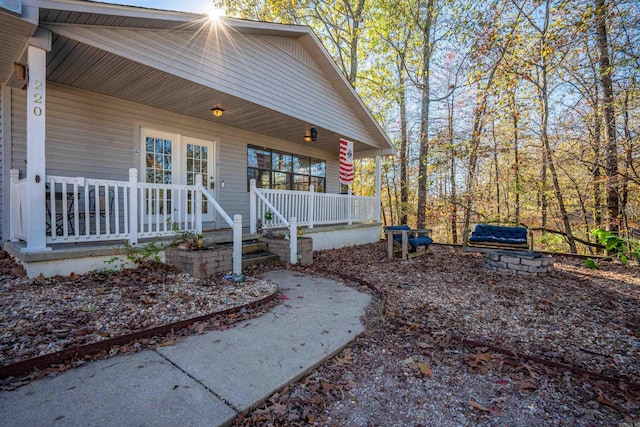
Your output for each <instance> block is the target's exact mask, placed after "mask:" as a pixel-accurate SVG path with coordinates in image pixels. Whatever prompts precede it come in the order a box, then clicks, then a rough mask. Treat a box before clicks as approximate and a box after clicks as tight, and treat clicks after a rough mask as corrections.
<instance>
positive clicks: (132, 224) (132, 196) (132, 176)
mask: <svg viewBox="0 0 640 427" xmlns="http://www.w3.org/2000/svg"><path fill="white" fill-rule="evenodd" d="M129 244H131V245H137V244H138V169H136V168H131V169H129Z"/></svg>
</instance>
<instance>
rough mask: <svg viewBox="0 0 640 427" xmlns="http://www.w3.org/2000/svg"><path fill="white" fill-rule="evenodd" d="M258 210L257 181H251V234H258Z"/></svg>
mask: <svg viewBox="0 0 640 427" xmlns="http://www.w3.org/2000/svg"><path fill="white" fill-rule="evenodd" d="M257 210H258V205H257V197H256V180H255V179H251V180H250V181H249V233H251V234H255V233H257V232H258V215H257Z"/></svg>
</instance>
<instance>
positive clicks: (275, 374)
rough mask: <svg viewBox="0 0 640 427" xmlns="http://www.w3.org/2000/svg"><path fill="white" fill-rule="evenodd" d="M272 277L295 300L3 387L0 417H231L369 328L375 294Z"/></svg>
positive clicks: (172, 420) (4, 421) (186, 422)
mask: <svg viewBox="0 0 640 427" xmlns="http://www.w3.org/2000/svg"><path fill="white" fill-rule="evenodd" d="M265 277H266V278H267V279H269V280H272V281H274V282H275V283H277V284H278V285H279V286H280V289H281V291H282V293H283V294H284V295H286V296H287V297H288V298H289V299H288V300H284V301H283V302H282V304H280V305H279V306H278V307H276V308H274V309H273V310H271V311H270V312H268V313H266V314H265V315H263V316H261V317H259V318H256V319H251V320H248V321H244V322H241V323H239V324H237V325H236V326H235V327H234V328H232V329H229V330H226V331H210V332H207V333H205V334H202V335H195V336H191V337H188V338H187V339H186V340H185V341H183V342H181V343H179V344H176V345H175V346H170V347H160V348H158V349H156V350H145V351H142V352H140V353H137V354H134V355H125V356H117V357H113V358H110V359H106V360H102V361H97V362H91V363H87V364H86V365H83V366H82V367H79V368H76V369H72V370H69V371H67V372H64V373H62V374H60V375H58V376H56V377H52V378H44V379H41V380H37V381H34V382H32V383H30V384H28V385H26V386H23V387H20V388H19V389H17V390H13V391H6V392H2V393H0V425H7V426H9V425H10V426H72V425H73V426H122V425H127V426H216V425H228V424H230V423H231V422H232V421H233V419H234V418H235V417H236V415H237V414H238V413H239V412H243V411H246V410H248V409H250V408H252V407H254V406H256V405H258V404H259V403H261V402H262V401H264V400H265V399H267V398H268V397H269V396H270V395H271V394H273V393H274V392H275V391H277V390H279V389H280V388H282V387H283V386H284V385H286V384H287V383H289V382H291V381H294V380H297V379H299V378H301V377H302V376H304V375H305V374H307V373H308V372H309V371H310V370H312V369H313V368H315V367H317V366H318V365H320V364H321V363H323V362H324V361H325V360H326V359H328V358H329V357H331V356H333V355H334V354H336V353H337V352H339V351H340V350H341V349H342V348H343V347H344V346H346V345H347V344H348V343H349V342H350V341H351V340H352V339H353V338H355V336H356V335H357V334H359V333H360V332H362V331H363V326H362V324H361V323H360V320H359V317H360V316H361V315H362V314H363V313H364V309H365V307H366V306H367V305H368V304H369V302H370V296H369V295H366V294H363V293H360V292H358V291H356V290H355V289H353V288H348V287H345V286H341V285H338V284H337V283H336V282H334V281H332V280H327V279H322V278H313V277H308V276H303V275H300V274H298V273H294V272H290V271H274V272H271V273H268V274H266V275H265Z"/></svg>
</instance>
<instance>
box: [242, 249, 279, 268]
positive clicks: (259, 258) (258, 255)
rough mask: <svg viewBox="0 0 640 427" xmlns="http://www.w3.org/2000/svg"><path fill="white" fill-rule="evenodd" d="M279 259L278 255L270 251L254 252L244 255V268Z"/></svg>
mask: <svg viewBox="0 0 640 427" xmlns="http://www.w3.org/2000/svg"><path fill="white" fill-rule="evenodd" d="M276 261H278V256H277V255H273V254H270V253H269V252H263V251H259V252H252V253H249V254H244V255H242V270H245V269H246V268H247V267H251V266H253V265H263V264H271V263H274V262H276Z"/></svg>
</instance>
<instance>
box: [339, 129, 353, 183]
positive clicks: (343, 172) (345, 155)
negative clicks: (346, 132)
mask: <svg viewBox="0 0 640 427" xmlns="http://www.w3.org/2000/svg"><path fill="white" fill-rule="evenodd" d="M340 182H341V183H343V184H345V185H350V184H353V142H351V141H347V140H346V139H341V140H340Z"/></svg>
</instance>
